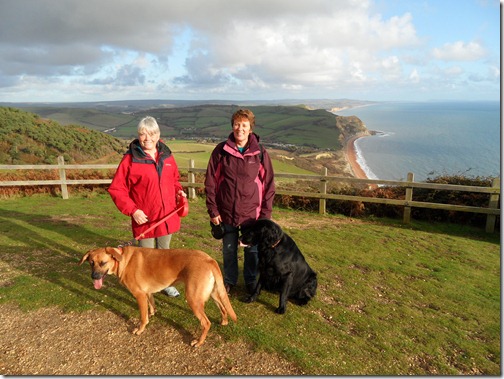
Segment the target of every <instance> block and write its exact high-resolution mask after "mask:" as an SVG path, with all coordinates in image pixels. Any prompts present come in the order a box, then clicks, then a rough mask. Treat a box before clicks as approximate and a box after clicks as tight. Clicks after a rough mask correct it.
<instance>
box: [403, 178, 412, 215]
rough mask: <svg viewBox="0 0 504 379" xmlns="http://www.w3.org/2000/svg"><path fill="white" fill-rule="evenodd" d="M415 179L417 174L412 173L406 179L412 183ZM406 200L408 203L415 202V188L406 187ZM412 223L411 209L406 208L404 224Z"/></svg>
mask: <svg viewBox="0 0 504 379" xmlns="http://www.w3.org/2000/svg"><path fill="white" fill-rule="evenodd" d="M414 179H415V174H413V173H412V172H408V178H407V179H406V181H407V182H410V183H412V182H413V180H414ZM404 200H406V201H407V202H410V201H411V200H413V188H412V187H406V195H405V196H404ZM410 221H411V207H408V206H405V207H404V213H403V222H404V223H405V224H409V223H410Z"/></svg>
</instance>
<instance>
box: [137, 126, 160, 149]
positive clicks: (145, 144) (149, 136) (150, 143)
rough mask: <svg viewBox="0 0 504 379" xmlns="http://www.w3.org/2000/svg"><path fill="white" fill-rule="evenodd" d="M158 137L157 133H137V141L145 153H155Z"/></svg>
mask: <svg viewBox="0 0 504 379" xmlns="http://www.w3.org/2000/svg"><path fill="white" fill-rule="evenodd" d="M159 136H160V135H159V133H147V132H146V131H143V132H142V133H138V141H139V142H140V146H142V149H143V150H144V151H145V152H152V151H156V145H157V143H158V141H159Z"/></svg>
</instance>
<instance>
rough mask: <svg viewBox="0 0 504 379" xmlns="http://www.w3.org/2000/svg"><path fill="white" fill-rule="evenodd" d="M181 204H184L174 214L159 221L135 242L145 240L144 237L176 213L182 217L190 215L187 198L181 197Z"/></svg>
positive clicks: (137, 237) (136, 238)
mask: <svg viewBox="0 0 504 379" xmlns="http://www.w3.org/2000/svg"><path fill="white" fill-rule="evenodd" d="M180 199H181V200H180V202H181V203H182V205H181V206H180V207H178V208H177V209H175V210H174V211H173V212H171V213H169V214H167V215H166V216H164V217H163V218H162V219H161V220H159V221H158V222H156V223H155V224H154V225H152V226H150V227H149V228H148V229H147V230H145V231H144V232H143V233H142V234H140V235H138V236H136V237H135V240H136V241H138V240H140V239H142V238H143V236H144V235H145V234H147V233H149V232H150V231H151V230H152V229H154V228H155V227H156V226H158V225H160V224H162V223H163V222H165V221H166V220H167V219H169V218H170V217H171V216H173V215H174V214H175V213H178V215H179V216H180V217H185V216H187V214H188V213H189V202H188V201H187V198H185V197H183V196H181V197H180Z"/></svg>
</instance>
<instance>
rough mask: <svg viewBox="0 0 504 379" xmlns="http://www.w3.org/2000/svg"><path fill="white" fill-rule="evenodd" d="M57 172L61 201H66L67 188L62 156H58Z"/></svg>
mask: <svg viewBox="0 0 504 379" xmlns="http://www.w3.org/2000/svg"><path fill="white" fill-rule="evenodd" d="M58 170H59V177H60V181H61V196H62V197H63V199H65V200H66V199H68V187H67V183H66V172H65V158H63V156H62V155H59V156H58Z"/></svg>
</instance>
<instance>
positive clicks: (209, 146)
mask: <svg viewBox="0 0 504 379" xmlns="http://www.w3.org/2000/svg"><path fill="white" fill-rule="evenodd" d="M165 142H166V143H167V144H168V146H169V147H170V149H171V150H172V152H173V155H174V157H175V159H176V160H177V165H178V166H179V168H180V169H181V170H182V169H184V168H187V167H189V160H190V159H192V160H194V167H196V168H206V167H207V164H208V160H209V159H210V154H211V153H212V151H213V149H214V148H215V146H216V144H215V143H197V142H194V141H183V140H172V141H165ZM272 163H273V169H274V170H275V172H276V173H279V172H284V173H291V174H313V172H312V171H308V170H303V169H302V168H299V167H296V166H295V165H293V164H289V163H288V162H285V161H279V160H276V159H272Z"/></svg>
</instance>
